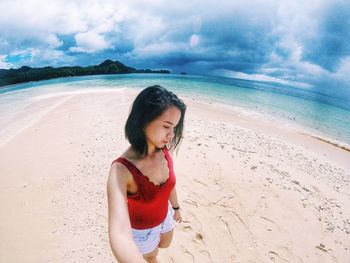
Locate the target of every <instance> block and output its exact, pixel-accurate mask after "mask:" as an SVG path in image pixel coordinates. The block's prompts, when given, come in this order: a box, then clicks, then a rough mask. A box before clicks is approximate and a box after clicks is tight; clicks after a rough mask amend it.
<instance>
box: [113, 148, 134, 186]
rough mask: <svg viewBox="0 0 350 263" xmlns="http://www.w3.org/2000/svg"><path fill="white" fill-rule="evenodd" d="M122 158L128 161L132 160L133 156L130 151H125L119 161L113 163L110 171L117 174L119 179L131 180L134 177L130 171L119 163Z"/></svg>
mask: <svg viewBox="0 0 350 263" xmlns="http://www.w3.org/2000/svg"><path fill="white" fill-rule="evenodd" d="M120 158H123V159H126V160H127V161H129V160H130V159H132V154H131V152H130V151H129V149H127V150H126V151H124V152H123V153H122V154H121V155H120V156H119V157H118V158H117V159H115V160H114V161H113V162H112V164H111V168H110V170H111V172H113V173H115V174H116V175H117V176H118V177H124V178H126V179H130V177H132V175H131V173H130V171H129V169H128V168H127V167H126V166H125V165H124V164H123V163H122V162H120V161H118V159H120Z"/></svg>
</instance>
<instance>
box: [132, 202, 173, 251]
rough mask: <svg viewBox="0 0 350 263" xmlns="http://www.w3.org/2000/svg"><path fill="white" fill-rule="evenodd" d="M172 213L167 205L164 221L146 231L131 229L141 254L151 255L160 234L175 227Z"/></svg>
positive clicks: (156, 245)
mask: <svg viewBox="0 0 350 263" xmlns="http://www.w3.org/2000/svg"><path fill="white" fill-rule="evenodd" d="M173 215H174V211H173V209H172V207H171V205H168V214H167V216H166V218H165V219H164V221H163V222H162V223H161V224H159V225H158V226H155V227H152V228H147V229H134V228H132V229H131V230H132V235H133V239H134V242H135V243H136V245H137V247H138V249H139V251H140V253H141V254H148V253H151V252H152V251H153V250H155V249H156V248H157V247H158V244H159V242H160V234H163V233H166V232H169V231H171V230H172V229H173V228H174V226H175V220H174V217H173Z"/></svg>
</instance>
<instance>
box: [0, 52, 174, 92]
mask: <svg viewBox="0 0 350 263" xmlns="http://www.w3.org/2000/svg"><path fill="white" fill-rule="evenodd" d="M127 73H163V74H169V73H170V71H169V70H150V69H135V68H132V67H128V66H126V65H124V64H123V63H121V62H119V61H112V60H109V59H108V60H106V61H104V62H102V63H101V64H99V65H95V66H88V67H79V66H75V67H59V68H54V67H44V68H31V67H28V66H23V67H21V68H19V69H0V86H5V85H10V84H17V83H22V82H28V81H38V80H45V79H53V78H60V77H73V76H86V75H103V74H127Z"/></svg>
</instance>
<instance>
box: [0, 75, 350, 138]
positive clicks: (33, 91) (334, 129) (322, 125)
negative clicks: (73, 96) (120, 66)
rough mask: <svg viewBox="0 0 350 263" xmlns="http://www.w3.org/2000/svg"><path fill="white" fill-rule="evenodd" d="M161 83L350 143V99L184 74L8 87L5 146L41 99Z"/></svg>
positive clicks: (3, 108)
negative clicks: (28, 109)
mask: <svg viewBox="0 0 350 263" xmlns="http://www.w3.org/2000/svg"><path fill="white" fill-rule="evenodd" d="M155 84H159V85H162V86H164V87H166V88H168V89H170V90H172V91H173V92H175V93H176V94H178V95H179V96H180V97H181V96H186V97H192V98H195V99H198V100H203V101H206V102H210V103H213V104H215V103H222V104H224V105H226V106H228V107H234V108H235V109H236V110H239V111H241V112H243V113H245V114H252V115H255V116H261V117H264V118H266V119H269V120H272V121H274V120H275V121H282V122H284V123H286V124H287V125H290V126H294V127H298V128H301V129H303V130H305V132H310V133H312V134H317V135H320V136H324V137H327V138H330V139H333V140H335V141H340V142H343V143H346V144H348V145H350V101H346V100H344V99H342V98H336V97H330V96H325V95H322V94H319V93H315V92H312V91H310V90H307V89H301V88H296V87H291V86H287V85H282V84H277V83H268V82H258V81H249V80H241V79H232V78H223V77H208V76H193V75H178V74H125V75H95V76H84V77H69V78H59V79H53V80H45V81H39V82H30V83H24V84H18V85H11V86H7V87H2V88H0V112H1V115H0V127H1V131H0V145H1V142H4V141H6V140H7V139H8V138H9V136H11V135H14V134H16V133H18V131H20V130H21V129H23V128H24V127H26V126H28V125H30V123H31V122H32V121H33V119H35V118H37V117H38V116H29V115H28V114H27V112H26V108H27V107H28V106H29V105H30V104H31V103H32V102H33V100H35V99H37V98H38V97H42V96H47V97H50V96H59V95H61V94H67V93H71V92H73V93H74V92H80V91H82V92H85V91H89V90H91V91H92V90H101V89H122V88H125V87H127V88H134V89H137V90H142V89H143V88H145V87H148V86H150V85H155Z"/></svg>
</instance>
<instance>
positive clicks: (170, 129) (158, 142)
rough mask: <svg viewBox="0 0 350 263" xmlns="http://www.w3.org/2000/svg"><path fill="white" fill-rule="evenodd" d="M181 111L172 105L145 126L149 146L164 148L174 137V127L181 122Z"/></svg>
mask: <svg viewBox="0 0 350 263" xmlns="http://www.w3.org/2000/svg"><path fill="white" fill-rule="evenodd" d="M180 118H181V111H180V110H179V109H178V108H177V107H175V106H170V107H169V108H168V109H166V110H165V111H164V112H163V113H162V115H160V116H159V117H158V118H156V119H155V120H153V121H152V122H151V123H149V124H148V125H147V126H146V128H145V135H146V139H147V142H148V144H149V146H151V147H152V146H155V147H156V148H159V149H160V148H163V147H164V146H165V145H166V144H168V143H169V141H170V140H171V139H172V138H173V137H174V128H175V127H176V125H177V124H178V123H179V121H180Z"/></svg>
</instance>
